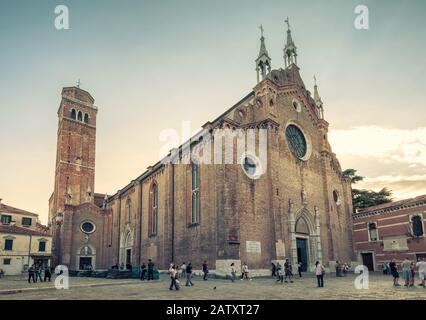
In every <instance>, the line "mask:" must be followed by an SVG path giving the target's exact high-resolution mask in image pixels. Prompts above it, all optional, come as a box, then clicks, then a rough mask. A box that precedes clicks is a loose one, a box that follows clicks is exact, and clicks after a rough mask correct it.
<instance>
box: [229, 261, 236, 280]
mask: <svg viewBox="0 0 426 320" xmlns="http://www.w3.org/2000/svg"><path fill="white" fill-rule="evenodd" d="M229 272H230V273H231V281H232V282H235V279H236V277H237V268H235V264H234V263H233V262H232V263H231V265H230V266H229Z"/></svg>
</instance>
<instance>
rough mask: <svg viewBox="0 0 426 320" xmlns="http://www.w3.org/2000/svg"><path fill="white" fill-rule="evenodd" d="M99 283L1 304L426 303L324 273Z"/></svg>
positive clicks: (386, 281) (382, 282) (375, 278)
mask: <svg viewBox="0 0 426 320" xmlns="http://www.w3.org/2000/svg"><path fill="white" fill-rule="evenodd" d="M71 279H73V278H71ZM103 280H104V279H95V282H97V283H98V284H101V286H97V287H96V288H95V287H94V286H96V284H95V283H91V284H89V283H84V284H83V283H80V284H72V283H70V286H71V288H70V289H69V290H39V291H36V290H35V291H26V292H20V293H16V294H9V295H0V300H11V299H14V300H31V299H35V300H149V299H151V300H152V299H154V300H306V299H309V300H407V299H409V300H426V289H423V288H422V287H419V286H416V287H413V288H406V287H404V286H401V287H397V288H395V287H393V285H392V278H391V277H388V276H381V275H372V276H371V277H370V286H369V289H368V290H357V289H356V288H355V287H354V280H355V276H354V275H349V276H348V277H346V278H335V277H334V276H329V275H327V277H326V278H325V287H324V288H317V287H316V278H315V277H314V276H313V275H306V276H305V277H303V278H302V279H299V278H295V279H294V283H284V284H280V283H276V281H275V280H274V279H265V278H262V279H254V280H253V281H246V280H244V281H241V280H237V281H236V282H235V283H232V282H231V281H227V280H216V279H215V280H208V281H203V280H201V279H200V278H197V279H195V280H194V284H195V286H194V287H185V286H182V287H181V290H179V291H174V290H173V291H170V290H169V284H170V281H169V279H168V278H167V277H166V276H162V277H161V279H160V280H159V281H153V282H149V283H148V282H146V281H144V282H142V281H140V280H129V282H128V283H123V284H121V283H119V282H116V283H115V284H114V283H111V284H110V283H104V282H103ZM416 280H418V279H416ZM80 281H82V282H84V281H85V280H80ZM417 282H418V281H417ZM416 284H417V283H416ZM73 285H74V287H73Z"/></svg>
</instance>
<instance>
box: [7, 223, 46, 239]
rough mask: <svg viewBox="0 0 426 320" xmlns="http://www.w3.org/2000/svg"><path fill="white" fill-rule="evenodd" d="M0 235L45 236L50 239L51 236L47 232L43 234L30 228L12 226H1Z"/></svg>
mask: <svg viewBox="0 0 426 320" xmlns="http://www.w3.org/2000/svg"><path fill="white" fill-rule="evenodd" d="M0 233H11V234H23V235H27V236H30V235H32V236H44V237H49V236H50V234H49V233H47V232H41V231H37V230H33V229H29V228H24V227H18V226H12V225H7V226H5V225H0Z"/></svg>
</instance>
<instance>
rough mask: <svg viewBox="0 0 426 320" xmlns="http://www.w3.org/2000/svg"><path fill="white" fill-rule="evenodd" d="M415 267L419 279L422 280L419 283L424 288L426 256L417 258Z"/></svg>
mask: <svg viewBox="0 0 426 320" xmlns="http://www.w3.org/2000/svg"><path fill="white" fill-rule="evenodd" d="M416 268H417V271H418V272H419V277H420V280H421V281H422V282H421V284H420V285H421V286H422V287H423V288H426V286H425V281H426V258H425V257H423V258H421V260H419V261H418V262H417V263H416Z"/></svg>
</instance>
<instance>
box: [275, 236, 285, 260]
mask: <svg viewBox="0 0 426 320" xmlns="http://www.w3.org/2000/svg"><path fill="white" fill-rule="evenodd" d="M275 251H276V252H275V254H276V255H277V257H285V245H284V242H283V241H282V240H278V241H277V242H276V243H275Z"/></svg>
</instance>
